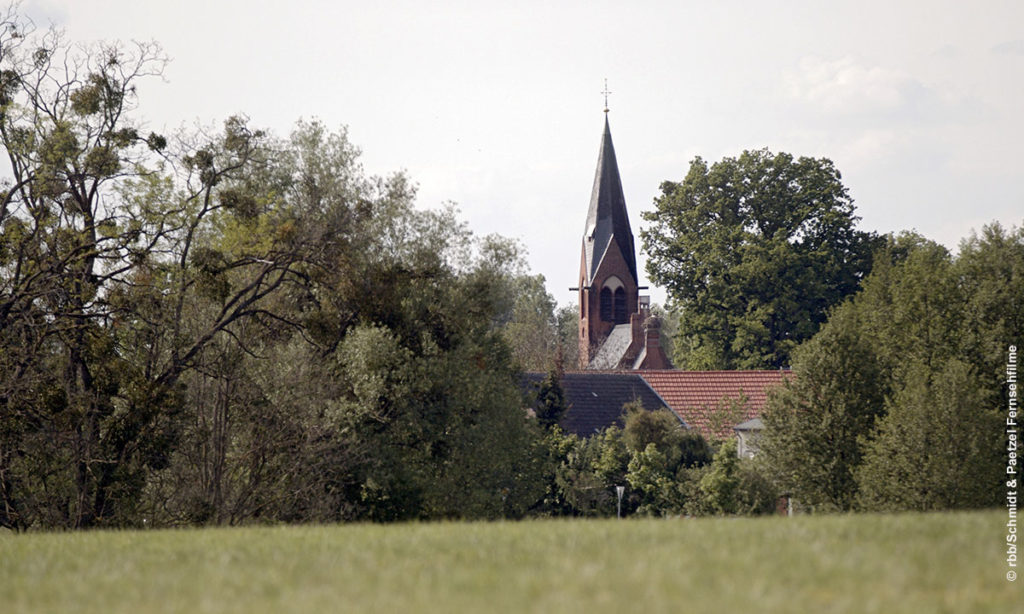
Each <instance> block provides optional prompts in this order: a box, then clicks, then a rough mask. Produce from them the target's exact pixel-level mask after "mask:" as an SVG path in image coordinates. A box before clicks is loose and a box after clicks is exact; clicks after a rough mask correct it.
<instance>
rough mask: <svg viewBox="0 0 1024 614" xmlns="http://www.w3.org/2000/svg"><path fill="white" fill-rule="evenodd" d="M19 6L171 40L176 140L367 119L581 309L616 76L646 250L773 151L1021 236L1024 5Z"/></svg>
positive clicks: (199, 0)
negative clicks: (675, 199) (653, 228)
mask: <svg viewBox="0 0 1024 614" xmlns="http://www.w3.org/2000/svg"><path fill="white" fill-rule="evenodd" d="M22 12H23V13H26V14H28V15H29V16H31V17H33V18H34V19H35V20H36V22H37V24H39V25H48V24H49V23H53V24H55V25H57V26H59V27H61V28H63V29H65V30H66V32H67V35H68V37H69V38H70V39H72V40H78V41H88V40H95V39H106V40H114V39H121V40H155V41H157V42H159V43H160V44H161V45H162V46H163V48H164V50H165V51H166V53H167V54H168V55H169V56H170V57H171V58H172V60H173V61H172V63H171V64H170V66H169V67H168V68H167V70H166V73H165V81H164V82H160V81H152V82H150V83H148V84H146V85H145V86H144V87H142V88H140V92H141V106H140V112H141V114H142V115H143V116H144V117H145V118H146V119H147V120H148V122H149V125H150V126H151V127H152V128H153V129H156V130H158V131H159V130H173V129H175V128H177V127H179V126H181V125H185V124H193V123H194V122H196V121H199V122H201V123H203V124H215V123H219V122H221V121H223V120H224V119H225V118H226V117H228V116H230V115H232V114H237V113H244V114H246V115H248V116H249V117H250V119H251V121H252V123H253V124H254V125H256V126H259V127H266V128H269V129H271V130H273V131H274V132H277V133H279V134H281V135H284V134H286V133H287V132H288V131H289V130H290V128H291V126H292V125H293V124H294V122H295V120H297V119H298V118H314V117H315V118H319V119H321V120H322V121H323V122H324V123H326V124H327V125H328V126H331V127H340V126H347V127H348V129H349V136H350V139H351V140H352V141H353V142H354V143H355V144H356V145H358V146H359V147H360V148H361V149H362V150H363V164H364V166H365V168H366V170H367V171H368V172H370V173H373V174H388V173H391V172H393V171H397V170H405V171H407V172H408V174H409V175H410V176H411V177H412V179H413V180H414V181H415V182H416V183H418V184H419V190H420V191H419V199H418V200H419V204H420V206H421V207H424V208H431V207H437V206H440V205H441V204H442V203H443V202H445V201H454V202H455V203H457V205H458V206H459V208H460V210H461V211H462V215H463V217H464V219H465V220H466V221H467V222H468V223H469V225H470V227H471V228H472V229H473V231H474V232H476V233H478V234H481V235H483V234H488V233H492V232H497V233H501V234H503V235H506V236H511V237H517V238H519V239H520V240H521V241H522V242H523V244H524V245H525V246H526V248H527V249H528V251H529V262H530V265H531V267H532V269H533V271H534V272H537V273H541V274H543V275H544V276H545V278H546V279H547V282H548V290H549V291H550V292H551V293H552V294H553V295H554V296H555V297H556V298H557V299H558V300H559V302H560V303H561V304H566V303H568V302H571V301H573V300H574V296H573V295H572V294H571V293H569V292H568V291H567V290H566V289H567V288H568V287H569V286H571V285H575V284H576V276H577V273H578V269H579V258H580V256H579V250H580V241H581V238H582V233H583V225H584V221H585V217H586V211H587V206H588V204H589V199H590V189H591V184H592V181H593V173H594V168H595V165H596V162H597V152H598V146H599V144H600V136H601V128H602V122H603V113H602V109H603V107H604V101H603V98H602V96H601V94H600V92H601V90H602V89H603V87H604V79H605V78H607V79H608V84H609V89H610V90H611V91H612V92H613V93H612V95H611V96H610V99H609V105H610V107H611V113H610V121H611V129H612V137H613V139H614V142H615V149H616V153H617V156H618V162H619V168H620V171H621V174H622V181H623V188H624V190H625V194H626V201H627V203H628V205H629V214H630V222H631V224H632V226H633V231H634V233H636V234H639V230H640V228H641V227H643V221H642V220H641V218H640V213H641V212H642V211H645V210H650V209H651V208H652V201H653V199H654V197H655V196H656V195H657V194H658V185H659V184H660V183H661V182H662V181H664V180H680V179H682V178H683V176H684V175H685V173H686V171H687V169H688V167H689V162H690V160H692V159H693V158H694V156H698V155H699V156H701V157H702V158H704V159H705V160H708V161H709V162H713V161H716V160H719V159H721V158H722V157H725V156H736V155H738V154H739V153H740V152H742V151H743V150H744V149H757V148H762V147H767V148H769V149H771V150H772V151H787V152H789V153H792V154H794V155H796V156H800V155H808V156H815V157H827V158H830V159H832V160H833V161H834V162H835V163H836V166H837V167H838V168H839V169H840V171H841V172H842V174H843V181H844V183H845V184H846V186H847V187H848V188H849V190H850V193H851V195H852V196H853V198H854V199H855V201H856V204H857V209H858V213H859V215H860V216H861V218H862V221H861V227H862V228H864V229H868V230H875V231H879V232H891V231H899V230H909V229H916V230H917V231H919V232H921V233H922V234H924V235H925V236H927V237H929V238H931V239H934V240H937V241H939V242H941V243H943V244H945V245H947V246H949V247H950V248H952V249H955V248H956V246H957V243H958V242H959V240H960V239H961V238H963V237H964V236H966V235H968V234H969V232H970V231H971V229H980V227H981V226H982V225H984V224H987V223H989V222H992V221H999V222H1001V223H1003V224H1004V225H1005V226H1014V225H1016V226H1019V225H1021V222H1022V221H1024V172H1022V163H1024V156H1022V155H1021V147H1022V143H1024V2H1022V1H1021V0H1005V1H1004V0H991V1H986V0H976V1H973V2H970V3H968V2H965V1H946V0H928V1H925V0H920V1H916V2H910V1H898V0H886V1H874V0H856V1H821V0H814V1H790V2H767V1H763V2H735V1H718V2H710V1H707V0H704V1H701V2H637V1H634V2H628V3H627V2H621V1H620V2H600V1H591V2H529V1H520V2H503V3H496V2H495V3H491V2H485V1H482V0H477V1H469V2H422V1H420V2H386V1H376V2H373V1H364V2H348V1H337V0H336V1H332V2H326V1H325V2H314V1H308V0H307V1H304V0H291V1H289V2H285V1H281V0H274V1H261V0H174V1H171V0H159V1H156V0H25V1H24V2H23V4H22ZM637 245H638V246H639V245H640V241H639V237H637ZM639 258H640V264H641V267H642V266H643V263H644V262H645V259H644V256H643V253H642V252H641V254H639ZM641 277H642V278H645V277H646V275H645V273H644V272H643V271H641ZM642 282H643V280H642ZM652 294H653V296H654V300H655V301H657V302H662V301H664V293H663V292H660V291H658V290H657V289H653V291H652Z"/></svg>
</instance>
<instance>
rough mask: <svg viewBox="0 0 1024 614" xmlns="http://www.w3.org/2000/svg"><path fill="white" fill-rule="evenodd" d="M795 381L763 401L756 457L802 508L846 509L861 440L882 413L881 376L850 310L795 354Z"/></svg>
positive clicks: (843, 310) (883, 388) (849, 504)
mask: <svg viewBox="0 0 1024 614" xmlns="http://www.w3.org/2000/svg"><path fill="white" fill-rule="evenodd" d="M793 371H794V373H795V377H793V378H788V379H787V380H786V381H785V382H784V384H783V386H782V387H781V388H780V389H777V390H775V391H773V393H772V394H769V397H768V408H767V411H766V412H765V414H764V416H763V420H764V423H765V430H764V433H763V435H762V436H761V439H760V440H759V444H758V445H759V448H760V451H759V453H758V454H759V457H760V459H761V460H762V461H763V462H765V464H766V465H767V467H768V468H769V473H770V475H771V476H772V477H773V479H774V480H775V482H776V483H777V484H778V486H779V488H780V489H781V490H783V491H785V492H788V493H789V494H791V495H792V496H794V497H795V498H797V499H798V500H800V501H801V502H803V503H805V504H809V505H815V506H822V507H824V508H826V509H838V510H848V509H850V508H851V507H852V505H853V502H854V499H855V496H856V491H857V486H856V480H855V478H854V471H855V470H856V468H857V466H858V465H859V464H860V462H861V459H862V458H863V438H864V437H865V436H867V435H868V434H869V433H870V432H871V429H872V427H873V426H874V422H875V419H876V418H877V417H878V416H879V415H880V414H881V413H882V411H883V405H884V402H885V396H886V394H887V386H886V384H887V382H888V380H887V377H886V375H885V372H884V370H883V366H882V364H881V361H880V360H879V358H878V356H877V354H876V348H875V346H874V345H873V344H872V343H871V341H870V340H869V339H868V338H866V337H865V336H864V335H863V334H862V330H861V326H860V319H859V314H858V313H857V312H856V311H855V310H854V309H853V307H852V306H851V305H849V304H847V305H843V306H842V307H840V308H839V309H837V310H836V311H835V313H834V314H833V316H832V318H831V319H830V320H829V322H828V323H827V324H826V325H825V327H824V328H822V330H821V332H819V333H818V334H817V335H815V337H814V338H813V339H811V340H810V341H808V342H807V343H805V344H804V345H803V346H801V347H800V348H799V350H798V351H797V352H796V353H795V362H794V365H793Z"/></svg>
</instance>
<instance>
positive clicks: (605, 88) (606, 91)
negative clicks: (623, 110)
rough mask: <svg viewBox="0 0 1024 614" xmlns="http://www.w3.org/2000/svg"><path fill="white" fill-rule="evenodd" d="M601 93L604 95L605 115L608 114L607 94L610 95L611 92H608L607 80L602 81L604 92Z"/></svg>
mask: <svg viewBox="0 0 1024 614" xmlns="http://www.w3.org/2000/svg"><path fill="white" fill-rule="evenodd" d="M601 93H602V94H604V112H605V113H607V112H608V94H611V92H609V91H608V79H605V80H604V91H603V92H601Z"/></svg>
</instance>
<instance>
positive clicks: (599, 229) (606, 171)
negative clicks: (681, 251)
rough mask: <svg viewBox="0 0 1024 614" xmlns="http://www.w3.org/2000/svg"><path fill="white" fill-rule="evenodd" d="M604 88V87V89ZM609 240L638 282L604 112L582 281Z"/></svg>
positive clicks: (595, 266)
mask: <svg viewBox="0 0 1024 614" xmlns="http://www.w3.org/2000/svg"><path fill="white" fill-rule="evenodd" d="M605 89H606V90H607V87H606V88H605ZM612 242H615V243H616V244H617V245H618V248H619V251H620V252H621V253H622V257H623V259H624V260H625V263H626V267H627V269H628V270H629V273H630V274H631V275H632V276H633V279H632V282H633V284H634V285H636V284H637V283H638V281H639V280H638V278H637V273H636V253H635V249H634V247H633V232H632V231H631V230H630V228H629V216H628V215H627V214H626V198H625V196H624V195H623V193H622V180H621V179H620V178H619V165H618V163H617V162H616V160H615V147H614V146H613V145H612V133H611V129H610V128H609V126H608V115H607V113H606V114H605V117H604V134H603V135H602V137H601V151H600V152H599V153H598V156H597V171H596V173H595V174H594V189H593V191H592V192H591V195H590V210H589V211H588V212H587V225H586V230H585V231H584V235H583V253H584V263H585V266H586V284H587V285H590V284H592V283H593V282H594V274H595V272H596V271H597V269H598V266H599V265H600V264H601V261H602V259H604V257H605V254H606V253H607V252H608V248H609V246H611V244H612Z"/></svg>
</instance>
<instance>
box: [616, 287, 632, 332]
mask: <svg viewBox="0 0 1024 614" xmlns="http://www.w3.org/2000/svg"><path fill="white" fill-rule="evenodd" d="M627 322H629V313H628V311H627V310H626V291H625V290H623V289H622V288H616V290H615V323H616V324H625V323H627Z"/></svg>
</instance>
